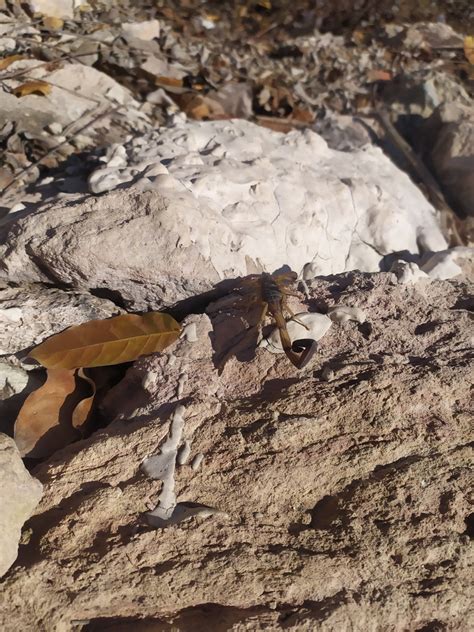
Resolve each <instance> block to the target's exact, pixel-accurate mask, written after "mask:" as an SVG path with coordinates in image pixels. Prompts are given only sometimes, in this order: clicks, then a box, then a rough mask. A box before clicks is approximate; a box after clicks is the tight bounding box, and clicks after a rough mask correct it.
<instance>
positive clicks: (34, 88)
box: [13, 81, 51, 97]
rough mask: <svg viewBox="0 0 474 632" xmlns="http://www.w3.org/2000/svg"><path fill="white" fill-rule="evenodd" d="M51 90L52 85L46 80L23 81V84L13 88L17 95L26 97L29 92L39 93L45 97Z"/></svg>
mask: <svg viewBox="0 0 474 632" xmlns="http://www.w3.org/2000/svg"><path fill="white" fill-rule="evenodd" d="M50 92H51V86H50V85H49V83H46V82H45V81H27V82H26V83H22V84H21V86H17V87H16V88H14V90H13V94H14V95H15V96H16V97H26V96H28V95H29V94H38V95H40V96H42V97H45V96H46V95H48V94H49V93H50Z"/></svg>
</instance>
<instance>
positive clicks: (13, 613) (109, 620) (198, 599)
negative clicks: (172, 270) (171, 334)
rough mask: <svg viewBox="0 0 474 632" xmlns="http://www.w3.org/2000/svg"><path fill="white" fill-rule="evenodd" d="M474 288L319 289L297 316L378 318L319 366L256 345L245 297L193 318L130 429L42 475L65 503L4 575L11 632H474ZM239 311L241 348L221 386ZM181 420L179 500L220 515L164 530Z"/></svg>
mask: <svg viewBox="0 0 474 632" xmlns="http://www.w3.org/2000/svg"><path fill="white" fill-rule="evenodd" d="M468 294H469V288H468V287H467V286H466V284H465V283H464V282H462V281H430V280H429V279H428V280H426V279H422V280H420V281H418V282H417V283H414V284H411V285H404V284H401V283H397V281H396V278H395V276H394V275H393V274H387V273H380V274H361V273H356V274H344V275H338V276H334V277H332V278H330V279H327V280H321V279H319V280H318V279H315V280H313V281H312V282H310V287H309V295H308V298H307V299H306V300H303V297H301V299H302V300H301V301H300V303H299V304H298V303H297V301H296V300H294V302H292V307H293V309H294V310H295V311H299V310H301V309H307V308H308V307H310V308H311V309H315V308H316V307H317V306H319V307H320V308H321V307H322V306H326V307H331V306H333V305H345V306H349V307H356V308H358V309H359V310H361V311H362V312H364V313H365V316H366V321H365V322H364V323H360V322H359V323H358V322H354V321H347V322H343V323H340V324H336V323H334V324H333V325H332V326H331V328H330V329H329V331H328V332H327V333H326V335H325V336H324V337H323V338H322V339H321V340H320V342H319V345H320V346H319V353H318V355H317V356H316V357H315V358H314V359H313V361H312V363H311V364H309V365H308V366H307V367H306V368H305V369H303V370H301V371H298V370H297V369H296V368H294V367H293V366H292V365H291V364H290V363H289V362H288V360H287V358H286V357H285V355H281V354H273V353H269V352H268V351H267V350H265V349H262V348H256V347H255V342H256V341H255V340H254V338H253V336H252V330H249V331H248V332H247V334H248V338H245V336H244V340H247V342H246V343H245V342H242V340H243V338H242V329H243V328H245V327H246V325H245V324H244V323H243V321H242V325H241V331H240V332H237V331H236V329H235V328H236V322H237V320H238V312H237V311H235V310H234V311H233V312H232V308H231V306H230V303H229V300H230V299H229V298H228V297H227V298H226V299H225V300H222V301H220V302H217V303H215V304H214V305H211V306H210V308H209V310H208V314H207V315H205V314H202V315H194V316H192V317H190V321H192V322H193V323H194V326H193V327H191V328H190V329H188V330H187V332H188V334H187V336H185V337H183V338H181V339H180V340H179V341H178V342H177V343H176V344H175V346H174V347H171V348H170V349H169V351H167V352H166V353H164V354H162V355H156V356H153V357H150V358H145V359H142V360H140V361H138V362H136V363H135V364H134V365H133V366H132V367H131V368H130V369H129V371H128V373H127V375H126V377H125V379H124V381H123V382H122V383H120V384H119V385H118V386H116V387H115V388H114V389H113V390H112V391H111V392H110V394H109V397H108V400H107V401H106V402H105V403H104V411H103V412H104V414H105V415H106V416H107V418H108V419H109V420H110V422H111V423H110V424H109V426H108V427H106V428H104V429H103V430H101V431H99V432H97V433H95V434H94V435H92V436H91V437H90V438H89V439H87V440H84V441H82V442H79V443H76V444H73V445H71V446H69V447H68V448H66V449H64V450H62V451H61V452H58V453H57V454H56V455H54V456H53V457H52V458H51V459H50V460H49V461H47V462H45V463H43V464H42V465H39V466H38V467H37V468H36V469H35V470H34V475H35V476H37V477H38V479H39V480H40V481H42V483H43V484H44V489H45V492H44V497H43V499H42V501H41V504H40V505H39V507H38V509H37V510H36V514H35V516H34V517H33V518H32V519H31V520H30V521H29V523H28V527H29V528H30V529H31V531H32V533H31V538H30V541H29V543H27V544H25V545H24V546H22V547H21V549H20V555H19V558H18V561H17V563H16V564H15V566H14V567H13V568H12V569H11V570H10V572H9V573H8V575H7V576H6V577H5V578H4V580H3V586H2V599H1V602H0V603H1V606H0V621H1V624H2V629H3V630H5V632H10V630H11V631H13V630H15V632H16V630H18V629H22V630H29V629H34V630H38V631H44V632H46V631H48V632H49V631H50V630H61V631H68V630H78V629H82V630H142V631H143V630H151V629H153V630H167V629H170V627H173V628H174V629H177V630H186V631H187V630H224V629H225V630H234V631H237V630H256V629H289V630H308V631H310V630H311V631H313V630H327V631H335V630H346V629H352V630H356V631H362V630H364V631H365V630H381V629H383V630H390V631H393V632H395V631H398V630H401V629H403V630H405V629H410V630H420V629H424V630H428V629H443V630H449V631H453V632H454V631H455V630H456V631H458V630H461V629H464V628H465V624H466V621H467V618H468V613H469V609H470V588H471V572H470V568H471V569H472V549H470V547H469V534H470V535H471V536H472V514H471V512H472V509H471V508H469V505H468V501H467V493H468V489H469V487H470V485H471V483H472V480H471V474H470V471H469V463H470V448H469V442H470V441H472V424H471V420H472V414H471V413H472V410H471V409H470V408H469V399H468V389H469V381H470V379H471V377H472V357H471V353H470V350H469V349H470V343H469V340H470V335H471V333H472V324H471V321H470V319H469V313H468V312H467V311H466V310H465V309H464V307H465V304H466V302H465V301H466V298H467V296H468ZM226 313H229V314H231V313H232V314H233V315H232V316H231V315H229V316H228V318H231V317H232V319H233V320H232V323H233V324H232V326H231V324H229V336H228V346H229V348H232V347H234V346H235V347H236V348H237V347H238V350H239V353H238V354H237V355H238V357H236V356H235V355H234V354H233V353H232V352H231V353H229V359H228V362H227V364H226V365H225V367H224V368H223V370H222V371H221V372H220V373H219V371H218V370H217V368H216V366H215V362H214V360H213V356H214V349H213V345H215V344H216V341H217V340H218V338H219V336H217V333H216V330H217V329H218V328H219V326H220V325H219V324H220V323H222V322H223V319H225V317H226V316H225V314H226ZM241 316H242V317H245V319H246V320H248V319H247V315H246V313H245V312H244V313H243V314H241ZM361 320H362V319H361ZM194 327H195V332H194V331H192V330H193V329H194ZM220 331H221V330H220ZM232 332H234V333H232ZM194 334H196V335H194ZM234 334H235V335H234ZM247 334H246V335H247ZM194 338H197V341H196V342H191V340H193V339H194ZM219 339H220V338H219ZM221 342H222V340H221ZM178 404H184V406H185V412H184V414H183V418H184V427H183V428H182V438H181V444H182V446H184V451H182V450H181V451H180V452H179V455H180V456H178V459H179V460H178V461H177V464H176V470H175V471H174V479H173V480H174V493H175V494H176V497H177V502H178V504H181V505H180V506H181V507H183V506H185V507H187V508H188V509H189V507H193V508H194V509H196V507H197V510H198V511H201V509H202V506H206V507H211V508H213V509H214V510H217V512H218V513H212V511H211V510H207V514H206V511H205V510H204V509H202V511H201V515H200V516H198V517H194V518H191V519H189V520H187V521H183V522H179V523H178V524H171V525H170V526H168V527H167V528H165V529H152V528H149V527H147V526H146V525H145V524H143V514H144V513H145V512H148V511H150V510H152V509H153V508H154V507H155V505H156V504H157V502H158V499H159V496H160V493H161V491H162V486H161V483H160V482H159V481H156V480H152V479H150V478H148V477H146V476H145V474H144V473H143V472H142V471H141V470H140V466H141V464H142V462H143V461H144V459H146V458H147V457H149V456H150V455H153V454H156V453H159V452H160V449H161V448H163V445H164V443H165V441H168V442H169V437H168V435H169V432H170V423H171V422H170V418H171V416H172V414H171V413H172V412H173V410H175V409H176V407H177V406H178ZM180 432H181V431H180ZM186 441H187V442H188V443H186ZM167 445H169V443H167ZM189 448H190V450H191V453H190V457H189V460H188V461H186V459H185V458H184V456H183V454H184V452H185V451H188V450H189ZM169 454H170V453H169V452H168V456H169ZM199 454H203V455H204V460H203V461H202V463H201V465H200V467H199V468H197V469H193V467H191V465H190V464H192V463H194V464H195V465H196V461H193V459H195V457H197V456H198V455H199ZM179 463H184V464H182V465H179ZM167 484H168V483H167ZM186 503H187V504H186ZM209 514H211V515H209ZM205 515H208V517H204V516H205Z"/></svg>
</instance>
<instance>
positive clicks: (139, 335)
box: [30, 312, 181, 369]
mask: <svg viewBox="0 0 474 632" xmlns="http://www.w3.org/2000/svg"><path fill="white" fill-rule="evenodd" d="M180 332H181V328H180V326H179V324H178V323H177V322H176V321H175V320H174V318H172V317H171V316H170V315H169V314H163V313H161V312H149V313H148V314H144V315H143V316H139V315H138V314H125V315H123V316H115V317H114V318H109V319H107V320H91V321H89V322H88V323H84V324H83V325H79V326H77V327H70V328H69V329H66V330H65V331H63V332H62V333H60V334H57V335H55V336H51V338H48V340H46V341H45V342H43V343H42V344H40V345H39V346H38V347H36V348H35V349H33V351H32V352H31V353H30V356H31V357H32V358H34V359H35V360H37V361H38V362H40V363H41V364H42V365H43V366H45V367H47V368H48V369H49V368H62V369H76V368H81V367H83V368H86V367H94V366H108V365H111V364H121V363H122V362H131V361H133V360H136V359H137V358H139V357H140V356H142V355H147V354H150V353H155V352H157V351H163V349H165V348H166V347H167V346H168V345H170V344H172V343H173V342H174V341H175V340H176V339H177V338H178V336H179V334H180Z"/></svg>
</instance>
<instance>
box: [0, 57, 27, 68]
mask: <svg viewBox="0 0 474 632" xmlns="http://www.w3.org/2000/svg"><path fill="white" fill-rule="evenodd" d="M20 59H26V57H25V56H24V55H9V56H8V57H4V58H3V59H0V70H5V69H6V68H8V66H10V64H13V63H15V62H16V61H20Z"/></svg>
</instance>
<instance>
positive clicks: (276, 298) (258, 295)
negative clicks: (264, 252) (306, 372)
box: [241, 272, 317, 369]
mask: <svg viewBox="0 0 474 632" xmlns="http://www.w3.org/2000/svg"><path fill="white" fill-rule="evenodd" d="M297 278H298V275H297V274H296V272H285V273H282V274H269V273H268V272H263V273H262V274H259V275H254V276H253V277H252V278H247V279H245V280H244V281H243V282H242V286H241V287H242V290H243V292H244V294H250V298H249V299H248V300H247V302H246V304H247V305H248V306H250V305H253V304H257V305H260V304H261V306H262V311H261V314H260V318H259V320H258V323H257V327H258V326H260V325H261V324H262V322H263V321H264V319H265V316H266V315H267V313H268V314H270V316H271V317H272V318H273V321H274V322H275V325H276V327H277V328H278V332H279V334H280V340H281V345H282V347H283V351H284V352H285V354H286V356H287V358H288V359H289V360H290V362H291V363H292V364H293V365H294V366H295V367H296V368H298V369H302V368H303V367H304V366H306V364H308V362H309V361H310V360H311V358H312V357H313V355H314V353H315V351H316V347H317V344H316V341H315V340H313V339H312V338H302V339H300V340H295V341H294V342H293V343H292V342H291V338H290V335H289V333H288V329H287V327H286V320H285V312H287V313H288V314H289V315H290V316H291V317H292V318H293V319H294V320H296V318H295V314H293V312H292V311H291V310H290V308H289V307H288V304H287V296H296V297H297V296H298V295H297V294H295V293H293V292H290V291H289V290H288V285H290V284H291V283H294V282H295V281H296V279H297ZM297 322H299V323H300V325H303V327H305V328H306V329H308V327H307V326H306V325H305V324H304V323H302V322H301V321H297Z"/></svg>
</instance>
